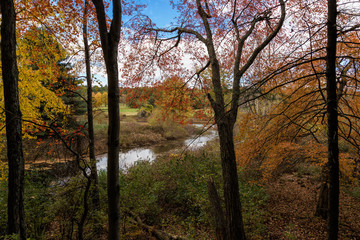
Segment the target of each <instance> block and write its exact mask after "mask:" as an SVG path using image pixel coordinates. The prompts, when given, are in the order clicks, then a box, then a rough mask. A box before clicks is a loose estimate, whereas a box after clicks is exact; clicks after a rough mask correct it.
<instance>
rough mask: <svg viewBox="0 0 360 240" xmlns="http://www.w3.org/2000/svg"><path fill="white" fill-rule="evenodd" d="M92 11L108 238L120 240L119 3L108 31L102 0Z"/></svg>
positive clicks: (118, 0) (96, 3)
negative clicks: (100, 83) (100, 60)
mask: <svg viewBox="0 0 360 240" xmlns="http://www.w3.org/2000/svg"><path fill="white" fill-rule="evenodd" d="M92 2H93V3H94V5H95V8H96V15H97V20H98V24H99V32H100V39H101V48H102V50H103V55H104V59H105V66H106V72H107V77H108V89H109V90H108V113H109V128H108V166H107V195H108V222H109V235H108V239H111V240H119V239H120V183H119V145H120V110H119V95H120V93H119V73H118V64H117V58H118V45H119V42H120V31H121V3H120V0H114V1H113V20H112V22H111V26H110V31H108V29H107V24H106V15H105V8H104V3H103V1H102V0H92Z"/></svg>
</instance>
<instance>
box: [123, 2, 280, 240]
mask: <svg viewBox="0 0 360 240" xmlns="http://www.w3.org/2000/svg"><path fill="white" fill-rule="evenodd" d="M173 5H174V7H175V8H176V9H177V10H178V11H179V12H180V13H181V17H180V18H179V19H178V27H174V28H168V29H158V28H156V27H154V24H153V23H152V22H151V21H146V20H143V22H145V23H146V26H145V29H146V30H145V32H144V31H143V32H142V33H145V34H139V38H141V39H144V40H143V41H139V39H137V41H136V42H137V43H139V42H142V43H144V45H145V48H146V46H149V42H151V41H152V40H154V42H155V47H154V50H153V51H152V52H151V50H149V48H147V49H146V50H143V51H140V50H139V52H143V53H144V55H143V56H145V57H143V59H141V60H140V59H138V58H137V57H136V56H135V55H132V56H131V57H130V59H131V60H132V64H133V65H135V64H137V66H139V67H137V68H134V67H133V68H132V71H134V69H138V70H139V72H138V74H136V75H135V76H134V77H133V80H141V79H143V80H144V81H145V82H146V78H145V77H144V76H145V75H146V71H147V69H150V70H151V71H153V69H152V68H150V67H149V63H147V64H143V65H142V64H141V62H143V60H144V58H146V55H148V56H150V57H149V58H148V59H149V62H150V64H152V63H153V64H155V63H157V64H158V65H159V68H160V69H163V71H164V72H165V71H167V72H168V73H169V75H171V73H174V72H176V71H177V70H179V68H181V66H182V64H181V61H180V62H176V63H175V64H174V61H173V60H174V59H176V58H177V57H178V56H176V54H174V53H173V51H174V50H176V47H178V49H180V48H182V49H185V52H187V53H188V54H190V55H191V54H192V55H191V56H193V58H192V59H193V60H196V61H195V62H197V63H200V64H196V67H197V75H200V73H201V72H203V71H204V70H205V69H207V68H208V67H209V68H210V72H211V81H210V87H211V92H212V93H211V92H210V93H209V94H208V99H209V101H210V103H211V106H212V108H213V110H214V112H215V123H216V125H217V129H218V133H219V139H220V152H221V162H222V169H223V185H224V200H225V216H226V217H225V218H226V232H227V238H226V239H246V237H245V232H244V229H243V221H242V213H241V204H240V196H239V186H238V175H237V164H236V157H235V151H234V141H233V128H234V124H235V122H236V120H237V113H238V103H239V98H240V83H241V81H242V80H243V79H244V78H246V77H247V76H248V74H249V69H251V66H252V64H253V63H254V61H255V59H256V58H257V56H258V55H259V53H260V52H262V50H263V49H265V47H266V46H267V45H268V44H269V43H270V42H271V41H272V40H273V39H274V38H275V36H276V35H277V34H278V33H279V31H280V29H281V26H282V25H283V22H284V19H285V3H284V1H282V0H280V1H267V2H266V4H265V3H263V2H261V1H250V2H249V1H221V0H219V1H201V0H197V1H180V2H176V1H174V2H173ZM171 34H172V35H171ZM145 36H148V37H147V39H145V38H146V37H145ZM166 40H169V41H170V42H171V43H172V45H170V44H169V42H167V41H166ZM169 45H170V46H169ZM151 53H152V54H151ZM154 54H155V57H154ZM169 63H172V64H169ZM181 70H182V69H181ZM222 72H223V73H225V72H226V73H229V76H231V79H232V81H231V86H230V87H229V88H230V89H231V90H230V92H231V94H230V100H229V102H225V99H224V89H225V88H228V86H225V85H224V84H223V82H222V81H221V75H222ZM184 74H186V71H182V72H181V75H184ZM126 75H127V76H129V75H130V76H131V73H127V74H126Z"/></svg>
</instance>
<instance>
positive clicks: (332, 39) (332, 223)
mask: <svg viewBox="0 0 360 240" xmlns="http://www.w3.org/2000/svg"><path fill="white" fill-rule="evenodd" d="M336 16H337V3H336V0H328V22H327V40H328V41H327V47H326V52H327V58H326V92H327V116H328V166H329V198H328V201H329V205H328V239H329V240H335V239H338V230H339V146H338V97H337V85H336V41H337V31H336V30H337V29H336Z"/></svg>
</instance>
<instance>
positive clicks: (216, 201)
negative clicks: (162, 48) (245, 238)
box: [207, 178, 226, 240]
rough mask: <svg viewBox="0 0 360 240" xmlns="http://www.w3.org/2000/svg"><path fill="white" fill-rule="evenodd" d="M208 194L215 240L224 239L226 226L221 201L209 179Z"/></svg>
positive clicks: (211, 180)
mask: <svg viewBox="0 0 360 240" xmlns="http://www.w3.org/2000/svg"><path fill="white" fill-rule="evenodd" d="M207 185H208V194H209V200H210V203H211V207H212V215H213V217H214V225H215V235H216V240H225V239H226V225H225V217H224V212H223V210H222V207H221V200H220V197H219V194H218V192H217V190H216V187H215V184H214V180H213V179H212V178H211V179H210V180H209V181H208V182H207Z"/></svg>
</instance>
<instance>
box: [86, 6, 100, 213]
mask: <svg viewBox="0 0 360 240" xmlns="http://www.w3.org/2000/svg"><path fill="white" fill-rule="evenodd" d="M88 7H89V2H88V1H87V0H85V8H84V19H83V21H84V23H83V38H84V48H85V66H86V83H87V114H88V126H89V157H90V167H91V178H92V183H93V187H92V189H91V199H92V202H93V205H94V207H96V208H99V207H100V197H99V187H98V183H99V181H98V174H97V168H96V159H95V138H94V116H93V103H92V101H93V99H92V93H93V92H92V79H91V68H90V50H89V43H88V38H87V36H88V31H87V10H88Z"/></svg>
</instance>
